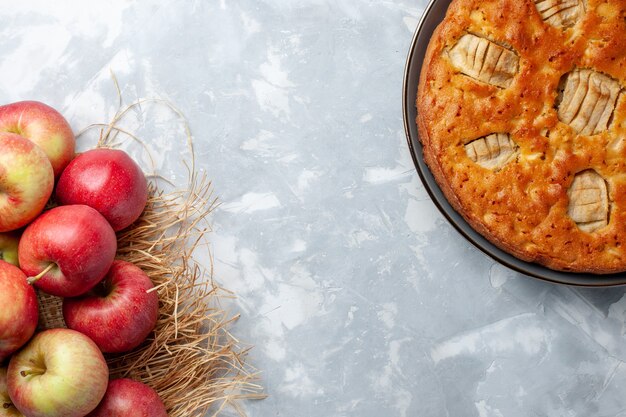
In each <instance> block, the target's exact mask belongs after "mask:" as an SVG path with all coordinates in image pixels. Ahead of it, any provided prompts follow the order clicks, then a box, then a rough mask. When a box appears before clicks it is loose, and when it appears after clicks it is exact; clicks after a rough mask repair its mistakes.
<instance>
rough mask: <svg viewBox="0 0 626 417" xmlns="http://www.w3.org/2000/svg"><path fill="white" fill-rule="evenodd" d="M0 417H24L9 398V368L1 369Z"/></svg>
mask: <svg viewBox="0 0 626 417" xmlns="http://www.w3.org/2000/svg"><path fill="white" fill-rule="evenodd" d="M0 417H24V414H22V413H20V411H19V410H18V409H17V408H15V406H14V405H13V401H11V398H9V389H8V387H7V368H0Z"/></svg>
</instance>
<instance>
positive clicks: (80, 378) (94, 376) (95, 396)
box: [7, 329, 109, 417]
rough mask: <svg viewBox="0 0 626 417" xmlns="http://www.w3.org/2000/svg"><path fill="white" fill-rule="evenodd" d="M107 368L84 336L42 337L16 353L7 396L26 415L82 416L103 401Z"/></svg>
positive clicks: (60, 332)
mask: <svg viewBox="0 0 626 417" xmlns="http://www.w3.org/2000/svg"><path fill="white" fill-rule="evenodd" d="M108 382H109V368H108V367H107V364H106V361H105V360H104V357H103V356H102V352H100V349H98V346H96V344H95V343H94V342H92V341H91V339H89V338H88V337H87V336H85V335H84V334H82V333H79V332H76V331H74V330H70V329H52V330H46V331H44V332H41V333H38V334H37V335H36V336H35V337H34V338H33V340H31V341H30V343H29V344H27V345H26V346H25V347H24V348H23V349H22V350H20V351H19V352H18V353H16V354H15V355H13V357H12V358H11V361H10V362H9V369H8V371H7V386H8V388H9V397H11V400H13V405H15V408H17V409H18V410H20V411H21V412H22V413H23V414H24V415H25V416H26V417H83V416H85V415H86V414H88V413H90V412H91V411H93V410H94V409H95V408H96V406H97V405H98V404H99V403H100V401H101V400H102V398H103V397H104V393H105V392H106V390H107V385H108Z"/></svg>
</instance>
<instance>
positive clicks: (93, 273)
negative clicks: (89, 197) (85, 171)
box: [18, 205, 117, 297]
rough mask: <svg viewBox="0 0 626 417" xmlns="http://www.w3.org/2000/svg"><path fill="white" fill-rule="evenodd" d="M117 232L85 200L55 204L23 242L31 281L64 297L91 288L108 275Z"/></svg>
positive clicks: (23, 262)
mask: <svg viewBox="0 0 626 417" xmlns="http://www.w3.org/2000/svg"><path fill="white" fill-rule="evenodd" d="M116 250H117V240H116V236H115V232H114V231H113V229H112V228H111V225H109V223H108V222H107V221H106V219H105V218H104V217H102V215H101V214H100V213H98V212H97V211H96V210H94V209H93V208H91V207H88V206H83V205H72V206H61V207H55V208H53V209H51V210H48V211H47V212H45V213H43V214H42V215H41V216H39V217H38V218H37V219H36V220H35V221H34V222H32V223H31V224H29V225H28V227H27V228H26V229H25V230H24V233H23V234H22V238H21V239H20V243H19V247H18V257H19V261H20V268H22V270H23V271H24V273H26V274H27V275H28V276H29V282H30V283H34V285H35V286H36V287H37V288H39V289H41V290H42V291H45V292H47V293H48V294H52V295H56V296H59V297H75V296H78V295H81V294H84V293H86V292H87V291H89V290H90V289H91V288H93V287H94V286H95V285H96V284H97V283H98V282H100V281H101V280H102V278H104V276H105V275H106V273H107V271H108V270H109V268H110V267H111V264H112V263H113V259H114V258H115V251H116Z"/></svg>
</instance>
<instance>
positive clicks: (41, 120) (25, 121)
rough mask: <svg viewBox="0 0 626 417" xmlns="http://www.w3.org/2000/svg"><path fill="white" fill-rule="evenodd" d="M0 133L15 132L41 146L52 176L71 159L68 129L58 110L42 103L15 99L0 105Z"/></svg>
mask: <svg viewBox="0 0 626 417" xmlns="http://www.w3.org/2000/svg"><path fill="white" fill-rule="evenodd" d="M0 132H11V133H16V134H18V135H20V136H23V137H25V138H26V139H28V140H30V141H32V142H33V143H35V144H36V145H37V146H39V147H40V148H41V149H43V151H44V152H45V154H46V155H47V156H48V158H49V159H50V163H51V164H52V168H53V169H54V176H55V177H58V176H59V175H61V172H62V171H63V169H64V168H65V167H66V166H67V164H69V163H70V161H71V160H72V159H73V158H74V148H75V144H76V139H75V138H74V133H73V132H72V128H71V127H70V125H69V123H67V121H66V120H65V118H64V117H63V116H62V115H61V113H59V112H58V111H56V110H55V109H53V108H52V107H50V106H48V105H46V104H44V103H41V102H38V101H19V102H17V103H11V104H6V105H4V106H0Z"/></svg>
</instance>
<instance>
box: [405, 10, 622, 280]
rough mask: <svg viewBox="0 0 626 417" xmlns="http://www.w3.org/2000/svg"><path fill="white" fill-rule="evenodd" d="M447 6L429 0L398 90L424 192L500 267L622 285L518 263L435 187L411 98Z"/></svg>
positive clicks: (546, 276)
mask: <svg viewBox="0 0 626 417" xmlns="http://www.w3.org/2000/svg"><path fill="white" fill-rule="evenodd" d="M449 5H450V0H431V2H430V3H429V4H428V6H427V7H426V10H425V11H424V14H423V15H422V18H421V19H420V22H419V24H418V25H417V29H416V30H415V35H414V36H413V41H412V42H411V48H410V50H409V54H408V57H407V62H406V67H405V70H404V83H403V87H402V88H403V91H402V108H403V113H404V130H405V132H406V137H407V142H408V144H409V149H410V151H411V155H412V157H413V162H414V163H415V168H416V169H417V173H418V174H419V176H420V178H421V179H422V183H423V184H424V187H425V188H426V190H427V191H428V194H429V195H430V197H431V199H432V201H433V203H435V205H436V206H437V208H438V209H439V211H441V213H442V214H443V215H444V217H445V218H446V219H448V221H449V222H450V224H452V226H454V227H455V228H456V230H458V231H459V233H461V235H463V236H464V237H465V238H466V239H467V240H469V241H470V242H471V243H472V244H473V245H474V246H476V247H477V248H478V249H480V250H481V251H482V252H484V253H485V254H487V255H489V256H490V257H491V258H493V259H495V260H496V261H498V262H499V263H501V264H502V265H504V266H506V267H508V268H511V269H513V270H515V271H517V272H521V273H522V274H525V275H529V276H531V277H534V278H538V279H542V280H545V281H550V282H554V283H558V284H567V285H577V286H586V287H609V286H615V285H625V284H626V273H621V274H606V275H594V274H580V273H572V272H560V271H554V270H552V269H549V268H546V267H544V266H541V265H539V264H535V263H530V262H525V261H522V260H520V259H518V258H516V257H514V256H512V255H510V254H508V253H506V252H504V251H502V250H501V249H499V248H498V247H497V246H495V245H494V244H492V243H491V242H489V241H488V240H487V239H485V238H484V237H483V236H482V235H480V234H479V233H478V232H476V231H475V230H474V229H472V227H471V226H470V225H469V224H468V223H467V222H466V221H465V220H464V219H463V217H462V216H461V215H460V214H459V213H457V212H456V211H455V210H454V209H453V208H452V206H451V205H450V204H449V203H448V201H447V200H446V198H445V196H444V195H443V193H442V191H441V189H440V188H439V186H438V185H437V182H436V181H435V178H434V177H433V175H432V174H431V172H430V170H429V169H428V166H427V165H426V163H425V162H424V159H423V155H422V144H421V143H420V141H419V135H418V132H417V125H416V123H415V117H416V115H417V109H416V108H415V99H416V96H417V84H418V81H419V74H420V70H421V68H422V61H423V59H424V55H425V53H426V48H427V46H428V42H429V40H430V37H431V36H432V33H433V31H434V30H435V28H436V27H437V25H438V24H439V23H440V22H441V21H442V20H443V18H444V17H445V14H446V10H447V9H448V6H449Z"/></svg>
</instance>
